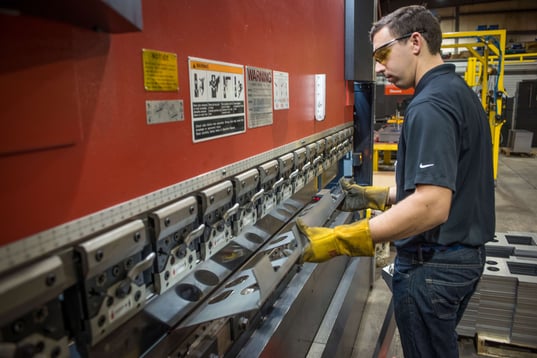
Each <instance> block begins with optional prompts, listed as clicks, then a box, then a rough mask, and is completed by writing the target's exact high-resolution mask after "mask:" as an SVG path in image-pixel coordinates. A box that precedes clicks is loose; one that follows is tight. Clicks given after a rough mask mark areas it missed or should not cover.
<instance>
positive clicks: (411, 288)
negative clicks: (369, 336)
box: [393, 246, 485, 358]
mask: <svg viewBox="0 0 537 358" xmlns="http://www.w3.org/2000/svg"><path fill="white" fill-rule="evenodd" d="M484 264H485V248H484V247H478V248H473V247H467V246H458V247H455V248H449V249H447V250H444V251H442V250H433V249H429V250H428V251H422V250H416V251H414V252H412V251H411V252H405V251H402V250H399V251H398V253H397V256H396V258H395V265H394V266H395V267H394V268H395V269H394V274H393V303H394V311H395V320H396V322H397V327H398V329H399V334H400V336H401V343H402V346H403V352H404V355H405V358H416V357H424V358H431V357H435V358H437V357H450V358H458V357H459V349H458V343H457V332H456V331H455V329H456V327H457V324H458V323H459V321H460V319H461V318H462V315H463V313H464V310H465V309H466V306H467V305H468V302H469V301H470V297H471V296H472V294H473V293H474V291H475V289H476V287H477V283H478V282H479V278H480V277H481V274H482V273H483V267H484Z"/></svg>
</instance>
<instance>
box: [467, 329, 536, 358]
mask: <svg viewBox="0 0 537 358" xmlns="http://www.w3.org/2000/svg"><path fill="white" fill-rule="evenodd" d="M477 354H478V355H482V356H487V357H513V358H514V357H516V358H537V346H534V347H529V346H521V345H517V344H512V343H510V342H507V341H505V340H503V339H498V338H495V337H489V336H485V335H479V334H478V335H477Z"/></svg>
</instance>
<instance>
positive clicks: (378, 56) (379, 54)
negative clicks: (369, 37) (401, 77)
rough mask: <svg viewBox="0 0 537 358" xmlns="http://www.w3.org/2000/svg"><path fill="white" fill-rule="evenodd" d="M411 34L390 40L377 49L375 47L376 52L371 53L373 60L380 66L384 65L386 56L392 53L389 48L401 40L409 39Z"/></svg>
mask: <svg viewBox="0 0 537 358" xmlns="http://www.w3.org/2000/svg"><path fill="white" fill-rule="evenodd" d="M412 34H413V33H408V34H406V35H403V36H400V37H398V38H395V39H393V40H390V41H388V42H386V43H384V44H382V45H380V46H379V47H377V48H376V50H375V51H373V58H374V59H375V61H377V62H378V63H380V64H381V65H384V63H385V62H386V60H387V59H388V56H389V55H390V52H391V51H392V48H391V46H392V45H393V44H394V43H396V42H397V41H401V40H404V39H407V38H409V37H410V36H412Z"/></svg>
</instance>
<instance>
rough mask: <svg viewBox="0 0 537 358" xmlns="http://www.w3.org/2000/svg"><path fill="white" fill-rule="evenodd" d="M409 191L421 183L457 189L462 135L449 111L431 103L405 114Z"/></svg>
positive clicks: (406, 178) (406, 177)
mask: <svg viewBox="0 0 537 358" xmlns="http://www.w3.org/2000/svg"><path fill="white" fill-rule="evenodd" d="M404 125H405V126H406V128H405V131H404V135H405V143H406V152H405V172H404V176H405V188H404V189H405V190H414V189H415V188H416V185H418V184H430V185H437V186H442V187H446V188H449V189H451V190H452V191H453V192H454V191H455V188H456V178H457V161H458V160H457V159H458V156H459V150H458V148H459V145H458V142H459V135H458V126H457V122H456V120H455V119H454V118H453V116H451V115H450V113H449V111H447V110H445V109H443V108H441V106H439V105H438V104H435V103H431V102H423V103H419V104H417V105H416V106H413V107H412V108H409V110H408V111H407V113H406V114H405V124H404Z"/></svg>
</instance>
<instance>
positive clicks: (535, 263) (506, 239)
mask: <svg viewBox="0 0 537 358" xmlns="http://www.w3.org/2000/svg"><path fill="white" fill-rule="evenodd" d="M536 243H537V234H536V233H519V232H509V233H496V238H495V240H494V241H493V242H490V243H488V244H487V245H486V250H487V262H486V265H485V270H484V273H483V277H482V279H481V281H480V283H479V285H478V287H477V290H476V293H475V294H474V296H473V297H472V299H471V300H470V303H469V305H468V308H467V310H466V312H465V314H464V316H463V318H462V320H461V322H460V323H459V326H458V327H457V333H458V334H459V335H461V336H474V335H475V334H476V333H477V334H479V335H484V336H487V337H491V338H495V339H498V340H499V341H503V342H510V343H511V344H517V345H521V346H530V347H533V346H535V342H536V340H535V339H536V337H537V327H536V326H535V324H534V323H535V321H537V302H536V301H535V294H536V293H537V244H536Z"/></svg>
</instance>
